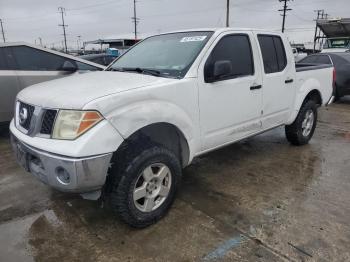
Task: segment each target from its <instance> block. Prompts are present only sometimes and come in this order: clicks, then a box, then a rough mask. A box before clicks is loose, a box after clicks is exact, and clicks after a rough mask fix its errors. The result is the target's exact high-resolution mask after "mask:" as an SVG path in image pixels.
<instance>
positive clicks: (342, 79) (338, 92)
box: [299, 52, 350, 99]
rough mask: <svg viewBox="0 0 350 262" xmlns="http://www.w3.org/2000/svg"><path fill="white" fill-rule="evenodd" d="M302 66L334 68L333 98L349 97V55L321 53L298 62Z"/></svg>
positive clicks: (343, 53)
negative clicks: (329, 66) (322, 65)
mask: <svg viewBox="0 0 350 262" xmlns="http://www.w3.org/2000/svg"><path fill="white" fill-rule="evenodd" d="M299 63H302V64H314V65H320V64H326V65H333V66H334V69H335V70H334V73H335V97H336V99H339V98H340V97H342V96H345V95H350V53H348V52H341V53H321V54H314V55H309V56H308V57H305V58H304V59H302V60H300V61H299Z"/></svg>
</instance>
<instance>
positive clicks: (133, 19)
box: [131, 0, 140, 40]
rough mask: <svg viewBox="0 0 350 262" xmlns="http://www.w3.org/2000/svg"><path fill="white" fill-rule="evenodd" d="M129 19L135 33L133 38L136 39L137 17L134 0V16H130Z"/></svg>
mask: <svg viewBox="0 0 350 262" xmlns="http://www.w3.org/2000/svg"><path fill="white" fill-rule="evenodd" d="M131 20H132V21H133V22H134V34H135V40H137V24H138V22H139V20H140V19H139V18H137V16H136V0H134V16H133V17H131Z"/></svg>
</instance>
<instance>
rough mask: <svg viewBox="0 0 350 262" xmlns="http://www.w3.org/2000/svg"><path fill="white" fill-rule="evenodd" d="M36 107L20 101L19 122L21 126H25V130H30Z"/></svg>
mask: <svg viewBox="0 0 350 262" xmlns="http://www.w3.org/2000/svg"><path fill="white" fill-rule="evenodd" d="M34 110H35V107H34V106H32V105H29V104H26V103H23V102H20V104H19V110H18V116H17V117H18V123H19V125H20V126H21V127H23V128H24V129H25V130H28V129H29V128H30V123H31V121H32V117H33V113H34Z"/></svg>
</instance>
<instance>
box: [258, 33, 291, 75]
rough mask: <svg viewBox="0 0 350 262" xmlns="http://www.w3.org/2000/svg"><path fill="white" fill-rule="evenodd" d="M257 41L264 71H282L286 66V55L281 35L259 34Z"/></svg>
mask: <svg viewBox="0 0 350 262" xmlns="http://www.w3.org/2000/svg"><path fill="white" fill-rule="evenodd" d="M258 41H259V45H260V50H261V54H262V58H263V63H264V71H265V73H266V74H271V73H277V72H282V71H283V70H284V69H285V68H286V66H287V56H286V50H285V48H284V44H283V41H282V39H281V37H279V36H276V35H264V34H259V35H258Z"/></svg>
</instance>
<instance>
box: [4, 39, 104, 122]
mask: <svg viewBox="0 0 350 262" xmlns="http://www.w3.org/2000/svg"><path fill="white" fill-rule="evenodd" d="M104 68H105V67H104V66H101V65H99V64H96V63H93V62H89V61H86V60H84V59H81V58H77V57H74V56H71V55H67V54H64V53H60V52H56V51H53V50H50V49H46V48H41V47H38V46H34V45H31V44H27V43H4V44H0V124H5V123H6V122H9V121H10V120H11V119H12V117H13V111H14V103H15V99H16V95H17V93H18V92H19V91H21V90H22V89H23V88H25V87H27V86H30V85H34V84H37V83H41V82H44V81H49V80H52V79H56V78H61V77H65V76H69V75H71V74H73V73H83V72H89V71H96V70H103V69H104Z"/></svg>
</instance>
